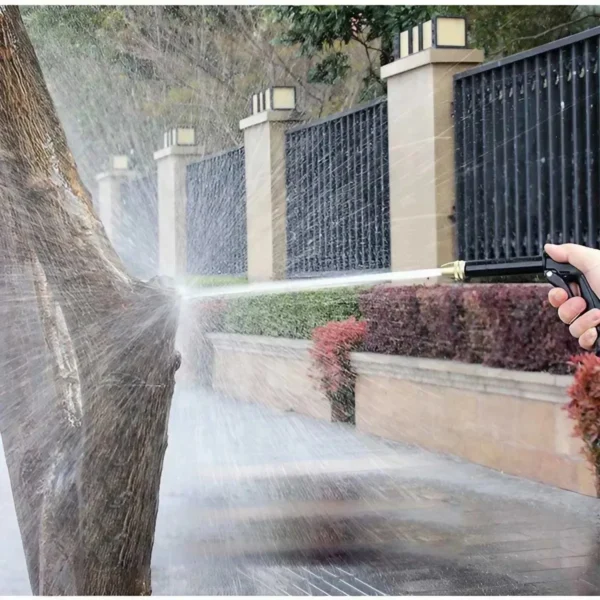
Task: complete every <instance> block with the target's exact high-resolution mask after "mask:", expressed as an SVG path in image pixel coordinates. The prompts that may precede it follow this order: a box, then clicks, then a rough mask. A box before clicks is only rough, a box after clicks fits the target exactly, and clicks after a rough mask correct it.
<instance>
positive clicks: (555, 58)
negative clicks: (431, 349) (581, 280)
mask: <svg viewBox="0 0 600 600" xmlns="http://www.w3.org/2000/svg"><path fill="white" fill-rule="evenodd" d="M599 40H600V28H595V29H592V30H588V31H586V32H584V33H582V34H578V35H575V36H572V37H570V38H566V39H564V40H561V41H559V42H555V43H552V44H548V45H545V46H542V47H540V48H537V49H535V50H532V51H528V52H524V53H521V54H517V55H515V56H512V57H509V58H507V59H504V60H501V61H498V62H493V63H489V64H486V65H483V66H481V67H478V68H475V69H471V70H469V71H465V72H464V73H461V74H458V75H457V76H455V88H454V117H455V140H456V146H455V148H456V156H455V159H456V229H457V245H458V254H459V257H460V258H462V259H480V258H496V257H497V258H504V257H519V256H527V255H534V254H538V253H540V252H541V250H542V247H543V244H544V243H545V242H547V241H550V242H555V243H562V242H574V243H580V244H585V245H589V246H595V247H597V246H598V244H599V241H600V231H599V222H598V203H599V196H598V192H599V170H598V159H599V156H598V154H599V150H600V148H599V140H600V138H599V125H600V120H599V110H600V107H599V103H598V100H599V90H600V74H599V72H598V62H599V58H600V57H599V50H600V47H599Z"/></svg>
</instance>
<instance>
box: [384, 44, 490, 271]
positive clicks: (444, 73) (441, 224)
mask: <svg viewBox="0 0 600 600" xmlns="http://www.w3.org/2000/svg"><path fill="white" fill-rule="evenodd" d="M481 62H483V52H482V51H481V50H471V49H467V48H435V47H433V48H428V49H426V50H421V51H419V52H416V53H415V54H412V55H408V56H405V57H404V58H400V59H399V60H396V61H394V62H393V63H390V64H388V65H385V66H384V67H382V68H381V77H382V78H383V79H385V80H386V81H387V91H388V92H387V97H388V102H387V106H388V127H389V134H388V135H389V160H390V162H389V165H390V226H391V232H390V233H391V236H390V237H391V263H392V264H391V268H392V270H394V271H401V270H406V269H423V268H432V267H436V266H439V265H441V264H443V263H445V262H449V261H451V260H454V259H455V249H454V226H453V225H452V223H451V221H450V216H451V214H452V210H453V206H454V123H453V118H452V102H453V76H454V75H455V74H456V73H459V72H461V71H464V70H465V69H468V68H471V67H474V66H476V65H478V64H480V63H481Z"/></svg>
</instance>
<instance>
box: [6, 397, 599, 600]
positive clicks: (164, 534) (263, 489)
mask: <svg viewBox="0 0 600 600" xmlns="http://www.w3.org/2000/svg"><path fill="white" fill-rule="evenodd" d="M0 507H1V509H2V519H0V540H1V543H0V595H23V594H29V593H30V590H29V584H28V581H27V575H26V571H25V564H24V559H23V552H22V547H21V542H20V537H19V533H18V528H17V525H16V518H15V514H14V507H13V505H12V499H11V497H10V487H9V486H8V479H7V475H6V469H5V465H4V464H3V461H2V460H0ZM599 513H600V501H599V500H595V499H591V498H585V497H583V496H578V495H577V494H573V493H569V492H562V491H559V490H554V489H552V488H548V487H545V486H542V485H537V484H534V483H530V482H526V481H523V480H519V479H516V478H512V477H507V476H503V475H501V474H499V473H495V472H493V471H489V470H487V469H484V468H482V467H477V466H474V465H470V464H468V463H464V462H462V461H459V460H453V459H450V458H445V457H440V456H437V455H434V454H430V453H428V452H426V451H423V450H420V449H417V448H411V447H407V446H403V445H400V444H393V443H389V442H385V441H383V440H378V439H376V438H372V437H369V436H363V435H360V434H357V433H356V432H355V431H353V430H352V429H350V428H348V427H347V426H344V425H332V424H329V423H322V422H318V421H314V420H312V419H309V418H305V417H302V416H299V415H295V414H291V413H278V412H274V411H272V410H270V409H267V408H264V407H260V406H256V405H251V404H246V403H242V402H236V401H232V400H227V399H223V398H218V397H215V396H212V395H209V394H207V393H202V392H195V393H192V392H182V391H178V393H177V395H176V397H175V399H174V403H173V413H172V419H171V430H170V445H169V449H168V451H167V456H166V461H165V472H164V479H163V487H162V494H161V504H160V509H159V515H158V525H157V535H156V543H155V548H154V556H153V563H154V565H153V579H154V593H155V594H169V595H189V594H194V595H233V594H236V595H258V594H260V595H288V594H289V595H295V596H298V595H331V596H346V595H350V596H360V595H370V596H372V595H403V594H410V595H415V594H423V595H444V594H447V595H456V594H461V595H463V594H464V595H469V594H474V595H486V594H489V595H524V594H526V595H598V594H600V522H599Z"/></svg>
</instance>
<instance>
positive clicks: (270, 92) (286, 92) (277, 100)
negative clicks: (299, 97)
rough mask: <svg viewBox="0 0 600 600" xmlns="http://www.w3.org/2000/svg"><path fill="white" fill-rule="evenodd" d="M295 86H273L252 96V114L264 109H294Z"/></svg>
mask: <svg viewBox="0 0 600 600" xmlns="http://www.w3.org/2000/svg"><path fill="white" fill-rule="evenodd" d="M295 108H296V88H295V87H293V86H273V87H270V88H269V89H267V90H265V91H264V92H260V93H259V94H254V95H253V96H252V114H253V115H256V114H258V113H261V112H264V111H266V110H295Z"/></svg>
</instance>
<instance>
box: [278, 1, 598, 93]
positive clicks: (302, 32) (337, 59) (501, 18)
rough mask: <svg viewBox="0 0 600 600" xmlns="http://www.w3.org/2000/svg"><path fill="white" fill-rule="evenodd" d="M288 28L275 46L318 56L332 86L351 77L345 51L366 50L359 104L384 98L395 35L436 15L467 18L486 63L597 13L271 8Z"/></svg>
mask: <svg viewBox="0 0 600 600" xmlns="http://www.w3.org/2000/svg"><path fill="white" fill-rule="evenodd" d="M268 14H269V15H270V16H271V18H272V19H274V20H275V21H277V22H282V23H285V24H286V31H285V33H284V34H283V35H282V36H281V37H279V38H278V39H276V40H275V43H278V44H284V45H294V46H297V47H298V48H299V51H300V53H301V54H302V55H304V56H313V55H319V54H320V53H322V54H323V56H321V57H320V62H319V63H317V65H315V66H314V67H313V69H312V71H311V77H312V80H313V81H314V82H319V83H321V84H326V85H333V84H335V83H338V82H340V81H342V80H344V79H345V78H346V77H348V76H349V69H348V61H347V56H346V52H347V51H348V48H349V45H350V44H351V43H352V42H354V43H357V44H359V45H360V46H362V48H363V50H364V52H365V54H366V56H367V57H368V64H369V69H368V71H367V74H366V76H365V77H364V79H363V95H362V97H361V100H365V99H367V98H368V97H369V96H372V95H380V94H383V93H385V87H384V84H383V83H382V82H381V81H380V79H379V67H380V66H381V65H384V64H386V63H388V62H390V60H391V58H392V47H393V36H394V35H395V34H396V33H397V32H399V31H405V30H407V29H410V28H411V27H413V26H414V25H416V24H418V23H422V22H424V21H427V20H428V19H429V18H431V17H432V16H435V15H456V16H464V17H466V18H467V20H468V23H469V37H470V43H471V46H472V47H473V48H481V49H482V50H484V52H485V53H486V57H487V59H488V60H489V59H493V58H498V57H500V56H507V55H510V54H514V53H516V52H521V51H523V50H529V49H531V48H535V47H536V46H540V45H541V44H544V43H547V42H550V41H554V40H557V39H560V38H562V37H565V36H567V35H571V34H573V33H576V32H578V31H580V30H582V29H584V28H586V27H590V26H592V25H594V24H595V22H596V21H597V19H598V14H597V10H595V9H594V8H593V7H588V6H560V5H552V6H524V5H517V6H504V5H503V6H494V5H492V4H481V5H476V6H456V5H454V6H406V5H402V6H377V5H350V6H280V7H273V8H271V9H268Z"/></svg>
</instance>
